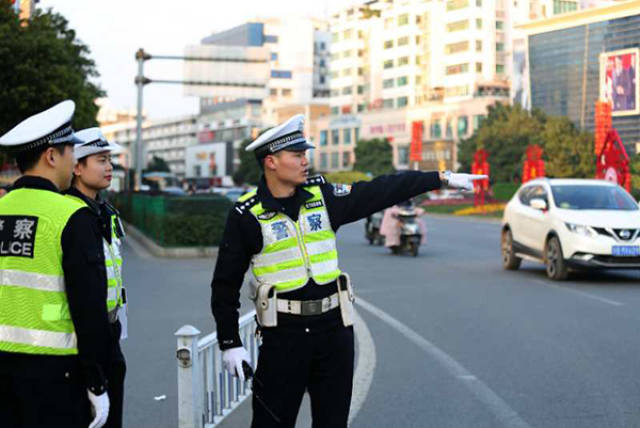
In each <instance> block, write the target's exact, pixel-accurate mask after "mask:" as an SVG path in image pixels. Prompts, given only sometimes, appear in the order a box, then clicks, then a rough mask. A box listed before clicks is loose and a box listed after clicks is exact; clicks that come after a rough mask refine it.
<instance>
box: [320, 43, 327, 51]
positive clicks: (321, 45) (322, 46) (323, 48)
mask: <svg viewBox="0 0 640 428" xmlns="http://www.w3.org/2000/svg"><path fill="white" fill-rule="evenodd" d="M326 48H327V45H326V44H325V43H324V42H320V50H321V51H323V50H325V49H326Z"/></svg>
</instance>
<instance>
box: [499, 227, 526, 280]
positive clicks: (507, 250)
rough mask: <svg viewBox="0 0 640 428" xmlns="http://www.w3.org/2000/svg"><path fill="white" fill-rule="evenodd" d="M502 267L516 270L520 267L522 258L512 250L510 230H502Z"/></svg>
mask: <svg viewBox="0 0 640 428" xmlns="http://www.w3.org/2000/svg"><path fill="white" fill-rule="evenodd" d="M501 247H502V267H503V268H504V269H506V270H516V269H518V268H519V267H520V263H521V262H522V259H521V258H520V257H517V256H516V255H515V253H514V252H513V235H512V234H511V230H509V229H507V230H505V231H504V232H502V245H501Z"/></svg>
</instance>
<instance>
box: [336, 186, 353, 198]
mask: <svg viewBox="0 0 640 428" xmlns="http://www.w3.org/2000/svg"><path fill="white" fill-rule="evenodd" d="M349 193H351V185H350V184H334V185H333V194H334V196H347V195H348V194H349Z"/></svg>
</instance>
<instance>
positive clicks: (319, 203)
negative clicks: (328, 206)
mask: <svg viewBox="0 0 640 428" xmlns="http://www.w3.org/2000/svg"><path fill="white" fill-rule="evenodd" d="M322 206H324V204H323V203H322V201H311V202H307V203H306V204H304V207H305V208H306V209H308V210H310V209H312V208H319V207H322Z"/></svg>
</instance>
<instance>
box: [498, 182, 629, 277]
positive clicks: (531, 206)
mask: <svg viewBox="0 0 640 428" xmlns="http://www.w3.org/2000/svg"><path fill="white" fill-rule="evenodd" d="M522 259H528V260H534V261H538V262H541V263H544V264H545V265H546V270H547V276H549V278H551V279H554V280H563V279H566V278H567V276H568V273H569V269H570V268H606V269H610V268H621V269H638V268H640V208H639V207H638V204H637V203H636V202H635V200H634V199H633V198H632V197H631V195H629V194H628V193H627V192H626V191H625V190H624V189H623V188H622V187H620V186H618V185H616V184H614V183H609V182H607V181H602V180H586V179H548V178H541V179H536V180H532V181H529V182H528V183H526V184H524V185H522V186H521V187H520V189H518V191H517V192H516V194H515V195H514V196H513V198H511V200H510V201H509V203H508V204H507V206H506V208H505V210H504V216H503V218H502V264H503V267H504V268H505V269H509V270H515V269H518V268H519V267H520V262H521V261H522Z"/></svg>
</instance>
